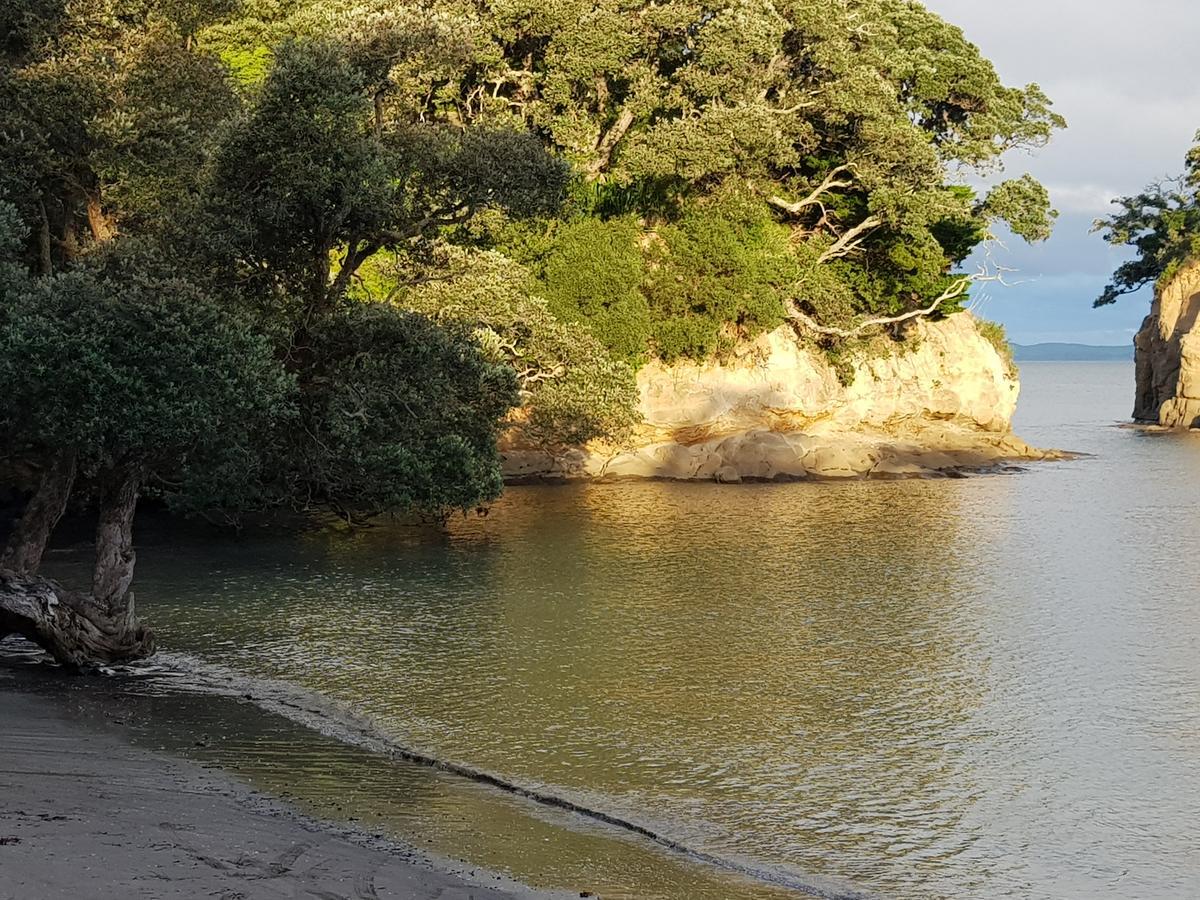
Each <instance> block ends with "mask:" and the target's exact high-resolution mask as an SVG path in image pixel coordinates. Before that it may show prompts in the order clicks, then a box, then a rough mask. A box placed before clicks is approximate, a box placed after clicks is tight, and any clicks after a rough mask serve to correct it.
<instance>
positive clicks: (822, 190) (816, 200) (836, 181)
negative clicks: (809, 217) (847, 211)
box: [767, 165, 854, 216]
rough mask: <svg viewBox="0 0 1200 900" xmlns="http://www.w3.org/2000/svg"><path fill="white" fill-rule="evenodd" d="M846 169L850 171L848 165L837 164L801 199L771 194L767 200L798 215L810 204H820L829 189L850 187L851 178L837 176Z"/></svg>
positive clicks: (792, 214)
mask: <svg viewBox="0 0 1200 900" xmlns="http://www.w3.org/2000/svg"><path fill="white" fill-rule="evenodd" d="M848 171H850V166H848V165H846V166H838V167H837V168H836V169H834V170H833V171H832V172H830V173H829V174H828V175H826V176H825V180H824V181H822V182H821V183H820V184H819V185H817V186H816V187H815V188H813V191H812V193H811V194H809V195H808V196H807V197H805V198H804V199H803V200H797V201H795V202H794V203H791V202H788V201H787V200H785V199H783V198H782V197H775V196H773V197H768V198H767V202H768V203H770V204H771V205H772V206H774V207H776V208H777V209H782V210H783V211H784V212H786V213H787V214H788V215H790V216H798V215H800V213H802V212H804V210H806V209H808V208H809V207H810V206H820V205H821V197H822V196H824V195H825V194H828V193H829V192H830V191H834V190H837V189H838V188H846V187H851V186H852V185H853V184H854V182H853V181H852V180H850V181H848V180H844V179H840V178H838V176H839V175H842V174H844V173H846V172H848Z"/></svg>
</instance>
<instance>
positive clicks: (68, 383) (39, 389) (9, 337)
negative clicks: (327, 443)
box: [0, 269, 294, 506]
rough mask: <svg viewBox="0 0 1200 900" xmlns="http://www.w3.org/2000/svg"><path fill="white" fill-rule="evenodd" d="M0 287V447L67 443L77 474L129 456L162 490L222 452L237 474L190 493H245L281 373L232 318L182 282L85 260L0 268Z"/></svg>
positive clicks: (289, 389) (174, 488)
mask: <svg viewBox="0 0 1200 900" xmlns="http://www.w3.org/2000/svg"><path fill="white" fill-rule="evenodd" d="M2 290H3V292H2V294H0V384H3V385H4V388H5V389H4V391H2V392H0V434H3V451H2V452H3V455H5V456H8V457H10V458H16V459H27V460H35V461H36V460H42V459H46V458H50V457H52V456H54V455H55V454H57V453H60V452H64V451H73V452H74V453H76V454H77V455H78V457H79V459H80V461H81V462H82V464H83V465H84V468H85V470H88V471H100V470H103V469H109V468H113V467H117V466H127V465H130V464H137V465H141V466H143V467H145V468H146V469H147V470H148V471H149V472H150V473H151V474H155V475H159V476H164V477H167V478H168V479H169V480H168V481H167V482H163V488H164V490H165V491H166V492H167V493H172V494H175V495H180V494H182V493H186V489H187V487H188V486H190V485H191V484H193V483H194V481H195V480H196V478H197V477H198V476H199V475H200V473H201V472H202V471H203V470H205V469H208V468H209V467H210V466H211V465H213V464H214V463H217V464H218V465H219V463H220V461H222V460H223V461H228V460H229V459H231V458H236V459H237V460H238V463H239V466H238V471H237V472H236V473H233V472H232V470H227V471H226V472H225V475H226V476H229V475H230V474H236V477H237V479H238V483H237V484H236V485H235V484H231V483H229V482H226V483H224V484H222V485H221V486H220V488H215V487H213V486H210V487H208V488H206V491H207V492H208V495H209V496H208V497H207V498H206V499H205V501H204V502H206V503H207V502H213V503H217V502H219V503H220V505H223V506H225V505H229V504H231V503H232V502H234V498H238V500H245V499H246V498H248V497H249V496H251V495H253V494H255V493H256V489H255V488H254V487H253V484H254V482H256V481H257V479H258V477H259V476H261V474H262V471H263V469H262V459H263V456H262V453H263V451H264V447H265V444H264V440H265V438H266V437H267V436H268V435H270V434H273V433H277V430H278V428H279V427H280V426H281V425H282V424H283V423H284V422H286V421H287V419H288V417H289V416H290V414H291V412H292V408H293V407H292V404H293V403H294V397H293V394H294V381H293V379H292V378H291V377H290V376H289V375H287V374H286V373H285V371H284V369H283V367H282V365H281V364H280V363H279V361H278V360H277V358H276V357H275V355H274V353H273V347H272V345H271V343H270V341H268V340H267V339H266V338H265V337H264V336H263V335H262V334H261V333H258V332H257V331H256V330H255V329H254V327H253V324H252V323H251V322H249V321H248V320H247V319H246V318H245V317H244V316H240V315H237V314H235V313H233V312H231V311H230V310H229V309H228V308H226V307H225V306H223V305H222V304H219V303H217V302H215V301H213V300H212V299H210V298H208V297H206V296H205V295H203V294H202V293H200V292H198V291H197V290H196V289H195V288H194V287H192V286H191V285H189V284H187V283H186V282H182V281H179V280H172V279H160V278H156V277H146V276H134V277H131V278H128V279H122V280H120V281H114V280H112V279H111V278H109V277H108V276H107V275H106V274H104V273H100V272H96V271H94V270H90V269H80V270H78V271H75V272H71V273H68V274H63V275H59V276H55V277H51V278H37V279H31V278H27V277H26V278H9V279H6V280H5V282H4V284H3V286H2ZM181 473H185V475H184V477H183V478H182V480H180V479H179V476H180V474H181ZM218 495H219V497H218ZM195 499H199V498H190V500H195ZM190 500H189V501H188V502H190Z"/></svg>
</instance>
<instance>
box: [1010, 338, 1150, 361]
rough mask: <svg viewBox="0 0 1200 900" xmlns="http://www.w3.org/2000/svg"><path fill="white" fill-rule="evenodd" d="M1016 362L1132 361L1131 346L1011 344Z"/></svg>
mask: <svg viewBox="0 0 1200 900" xmlns="http://www.w3.org/2000/svg"><path fill="white" fill-rule="evenodd" d="M1012 349H1013V359H1015V360H1016V361H1017V362H1049V361H1061V362H1075V361H1091V360H1097V361H1123V360H1127V359H1129V360H1131V359H1133V344H1132V343H1129V344H1123V345H1120V346H1117V347H1100V346H1096V345H1094V344H1013V345H1012Z"/></svg>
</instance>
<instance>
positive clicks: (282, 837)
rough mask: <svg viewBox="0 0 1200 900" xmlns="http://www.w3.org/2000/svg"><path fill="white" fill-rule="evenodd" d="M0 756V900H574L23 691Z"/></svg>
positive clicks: (8, 718) (1, 717) (5, 692)
mask: <svg viewBox="0 0 1200 900" xmlns="http://www.w3.org/2000/svg"><path fill="white" fill-rule="evenodd" d="M0 759H2V760H3V763H2V764H0V900H27V898H31V897H37V898H39V900H59V898H62V900H74V898H77V897H79V896H81V895H80V890H81V886H83V885H88V886H89V888H88V893H87V896H88V897H89V900H109V898H111V900H128V898H134V897H152V898H156V900H158V898H162V900H167V898H185V897H189V898H190V897H203V896H213V897H222V898H229V900H232V898H243V897H254V898H260V897H261V898H281V900H282V898H290V897H298V896H315V897H322V898H356V900H360V898H365V900H387V898H411V900H426V898H427V900H435V898H437V900H518V898H519V900H535V898H545V900H550V898H553V897H563V896H567V895H565V894H561V893H546V892H537V891H534V890H533V889H532V888H529V887H527V886H525V885H521V884H518V883H516V882H514V881H512V880H511V879H508V878H506V877H504V876H501V875H498V874H495V873H491V872H486V871H485V870H482V869H480V868H478V867H464V868H463V869H462V871H457V870H456V867H454V866H452V865H450V864H449V863H448V862H446V861H441V860H436V859H434V858H433V857H431V856H429V855H427V854H424V853H421V852H420V851H418V850H416V849H414V848H412V847H410V846H407V845H403V844H400V843H398V842H395V841H392V840H388V839H385V838H383V837H382V836H380V835H377V834H371V833H367V832H363V831H359V830H356V829H354V828H351V827H347V826H344V825H339V824H336V823H333V822H329V821H323V820H320V819H316V818H313V817H311V816H308V815H305V814H304V813H302V812H300V811H298V810H296V809H294V808H293V807H291V806H289V805H288V804H286V803H285V802H284V801H283V800H281V799H279V798H276V797H273V796H268V795H265V794H262V793H260V792H258V791H255V790H253V789H252V788H250V787H248V786H247V785H246V784H244V783H242V782H240V781H239V780H238V779H236V778H235V777H233V776H232V775H229V774H227V773H225V772H222V771H220V770H214V769H211V768H208V767H205V766H202V765H200V764H198V763H195V762H191V761H189V760H185V759H182V758H179V757H177V756H174V755H172V754H170V753H168V752H165V751H155V750H149V749H143V748H141V747H137V746H134V745H133V744H132V743H130V742H128V741H125V740H122V738H121V737H120V736H119V735H118V734H114V733H111V732H109V731H108V730H107V729H104V728H102V727H97V726H95V725H91V724H89V723H86V722H81V721H79V720H78V718H77V717H74V716H72V715H70V713H69V712H68V711H65V710H64V709H62V708H61V706H60V704H57V703H55V702H53V701H52V700H51V699H50V698H48V697H46V696H43V695H40V694H38V693H35V692H31V691H27V690H23V689H22V687H21V685H20V684H19V683H14V682H7V683H5V684H4V685H3V686H2V687H0ZM100 877H102V878H103V882H102V884H101V882H99V881H98V878H100Z"/></svg>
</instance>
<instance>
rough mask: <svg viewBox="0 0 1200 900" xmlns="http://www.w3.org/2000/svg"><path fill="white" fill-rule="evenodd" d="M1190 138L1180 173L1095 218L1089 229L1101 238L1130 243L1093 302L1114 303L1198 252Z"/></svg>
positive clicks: (1199, 215)
mask: <svg viewBox="0 0 1200 900" xmlns="http://www.w3.org/2000/svg"><path fill="white" fill-rule="evenodd" d="M1196 141H1197V144H1196V146H1194V147H1193V148H1192V149H1191V151H1189V153H1188V155H1187V159H1186V167H1187V168H1186V172H1185V174H1184V175H1182V176H1181V177H1179V178H1176V179H1174V180H1171V181H1163V182H1157V183H1155V184H1152V185H1150V186H1149V187H1147V188H1146V189H1145V190H1144V191H1142V192H1141V193H1140V194H1137V195H1136V196H1133V197H1121V198H1120V199H1118V200H1114V201H1113V202H1114V204H1115V205H1116V206H1117V207H1118V208H1119V209H1118V211H1117V212H1115V213H1113V214H1112V215H1111V216H1106V217H1104V218H1102V219H1097V220H1096V224H1095V228H1094V230H1095V231H1099V232H1101V233H1102V235H1103V237H1104V239H1105V240H1106V241H1108V242H1109V243H1110V244H1116V245H1120V246H1127V247H1132V248H1133V249H1134V253H1135V255H1134V257H1133V259H1131V260H1129V261H1128V262H1125V263H1122V264H1121V266H1120V267H1119V268H1118V269H1117V271H1116V272H1115V273H1114V274H1113V280H1112V281H1111V282H1110V283H1109V284H1108V285H1107V286H1106V287H1105V288H1104V292H1103V293H1102V294H1101V295H1100V296H1099V297H1098V298H1097V299H1096V302H1095V305H1096V306H1098V307H1099V306H1107V305H1108V304H1110V303H1116V302H1117V300H1118V299H1120V298H1121V297H1122V296H1124V295H1125V294H1132V293H1134V292H1136V291H1139V290H1141V289H1142V288H1144V287H1146V286H1147V285H1151V284H1155V283H1156V282H1159V281H1160V280H1161V279H1169V278H1170V277H1171V276H1172V275H1174V273H1175V272H1176V271H1177V270H1178V267H1179V266H1180V265H1182V264H1183V263H1184V262H1186V261H1188V260H1189V259H1195V258H1196V257H1197V256H1198V255H1200V133H1198V134H1197V135H1196Z"/></svg>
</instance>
